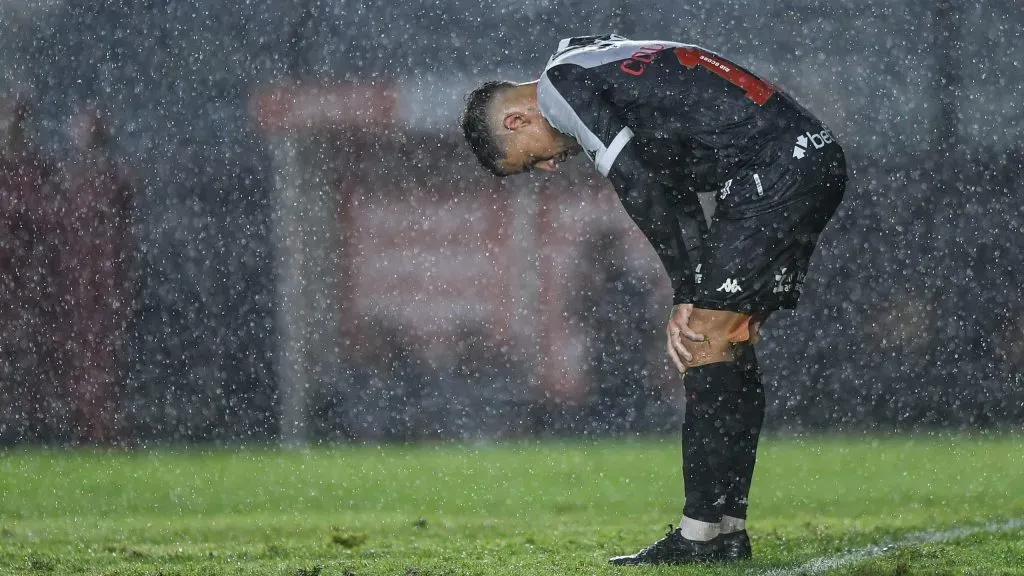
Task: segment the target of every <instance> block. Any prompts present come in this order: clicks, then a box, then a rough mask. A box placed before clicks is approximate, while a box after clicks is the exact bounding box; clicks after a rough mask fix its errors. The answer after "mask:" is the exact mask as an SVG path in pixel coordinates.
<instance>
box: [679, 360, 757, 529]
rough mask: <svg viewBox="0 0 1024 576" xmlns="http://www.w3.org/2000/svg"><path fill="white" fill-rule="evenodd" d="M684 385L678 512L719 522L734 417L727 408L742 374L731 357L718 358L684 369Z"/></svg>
mask: <svg viewBox="0 0 1024 576" xmlns="http://www.w3.org/2000/svg"><path fill="white" fill-rule="evenodd" d="M683 386H684V388H685V390H686V414H685V418H684V420H683V484H684V486H685V488H686V504H685V505H684V507H683V515H684V516H686V517H687V518H692V519H694V520H700V521H701V522H719V521H720V520H721V519H722V505H723V503H724V501H725V479H726V478H727V476H728V470H729V468H730V460H731V459H732V451H731V450H730V445H731V440H732V439H733V437H735V435H736V434H735V428H736V423H735V421H736V418H735V417H734V416H733V415H732V414H730V412H731V411H732V410H733V409H734V406H735V403H736V402H735V400H734V397H737V396H738V394H739V390H741V389H742V388H743V377H742V375H741V373H740V370H739V364H737V363H736V362H718V363H715V364H707V365H705V366H698V367H696V368H690V369H689V370H687V371H686V376H685V378H684V379H683Z"/></svg>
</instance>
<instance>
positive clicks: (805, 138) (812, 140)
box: [793, 128, 835, 160]
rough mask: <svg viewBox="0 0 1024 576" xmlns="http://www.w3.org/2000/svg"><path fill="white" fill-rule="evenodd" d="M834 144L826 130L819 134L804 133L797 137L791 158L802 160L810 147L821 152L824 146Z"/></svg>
mask: <svg viewBox="0 0 1024 576" xmlns="http://www.w3.org/2000/svg"><path fill="white" fill-rule="evenodd" d="M834 143H835V140H834V139H833V138H832V132H829V130H828V128H826V129H824V130H822V131H821V132H806V133H804V134H801V135H799V136H797V138H796V145H795V146H793V158H796V159H797V160H800V159H802V158H803V157H804V156H806V155H807V153H808V152H810V148H811V147H812V146H813V147H814V149H815V150H821V149H822V148H824V147H825V146H828V145H829V144H834Z"/></svg>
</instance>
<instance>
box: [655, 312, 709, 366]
mask: <svg viewBox="0 0 1024 576" xmlns="http://www.w3.org/2000/svg"><path fill="white" fill-rule="evenodd" d="M692 313H693V304H676V305H675V306H673V307H672V314H671V315H669V318H668V325H667V326H666V327H665V336H666V337H667V338H668V357H669V358H671V359H672V363H673V364H675V366H676V370H679V373H680V374H682V373H683V372H685V371H686V362H691V361H693V354H692V353H691V352H690V351H689V350H688V349H687V347H686V345H685V344H684V342H686V341H690V342H703V341H704V335H703V334H697V333H696V332H694V331H693V330H691V329H690V315H691V314H692Z"/></svg>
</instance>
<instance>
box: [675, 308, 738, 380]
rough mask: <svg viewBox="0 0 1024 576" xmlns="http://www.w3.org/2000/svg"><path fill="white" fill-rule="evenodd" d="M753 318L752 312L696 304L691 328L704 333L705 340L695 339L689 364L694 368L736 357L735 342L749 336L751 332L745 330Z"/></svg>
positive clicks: (691, 317)
mask: <svg viewBox="0 0 1024 576" xmlns="http://www.w3.org/2000/svg"><path fill="white" fill-rule="evenodd" d="M749 320H750V316H748V315H746V314H742V313H739V312H731V311H728V310H707V309H703V308H694V309H693V313H692V314H691V315H690V322H689V325H690V329H691V330H693V331H694V332H697V333H698V334H703V335H704V341H703V342H695V343H693V346H691V348H692V349H691V350H690V352H691V354H692V356H693V358H692V359H691V360H690V361H688V362H686V365H687V366H688V367H690V368H693V367H696V366H704V365H706V364H714V363H716V362H730V361H732V360H734V359H735V354H734V353H733V345H734V344H735V343H737V342H744V341H747V340H748V339H749V332H746V331H744V330H743V327H745V326H746V325H747V323H748V322H749Z"/></svg>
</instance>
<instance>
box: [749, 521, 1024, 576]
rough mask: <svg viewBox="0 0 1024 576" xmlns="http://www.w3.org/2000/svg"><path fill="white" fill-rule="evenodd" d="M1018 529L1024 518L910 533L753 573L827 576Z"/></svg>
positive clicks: (761, 575) (759, 575) (1023, 523)
mask: <svg viewBox="0 0 1024 576" xmlns="http://www.w3.org/2000/svg"><path fill="white" fill-rule="evenodd" d="M1018 528H1024V518H1015V519H1013V520H1007V521H1006V522H998V523H993V524H986V525H985V526H975V527H973V528H951V529H949V530H943V531H940V532H934V531H932V532H915V533H913V534H908V535H907V536H906V537H904V538H903V539H902V540H900V541H898V542H891V543H888V544H883V545H876V546H868V547H867V548H860V549H857V550H851V551H850V552H844V553H842V554H836V555H835V556H823V557H821V558H815V559H814V560H811V561H809V562H805V563H804V564H801V565H799V566H792V567H789V568H773V569H771V570H767V571H764V572H751V574H756V575H757V576H792V575H797V574H799V575H801V576H816V575H818V574H824V573H825V572H827V571H829V570H834V569H836V568H842V567H843V566H847V565H849V564H853V563H855V562H860V561H862V560H868V559H870V558H876V557H878V556H884V555H886V554H888V553H889V552H892V551H894V550H896V549H897V548H899V547H900V546H906V545H908V544H935V543H938V542H948V541H950V540H956V539H957V538H964V537H966V536H971V535H974V534H980V533H985V532H1005V531H1007V530H1016V529H1018Z"/></svg>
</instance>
